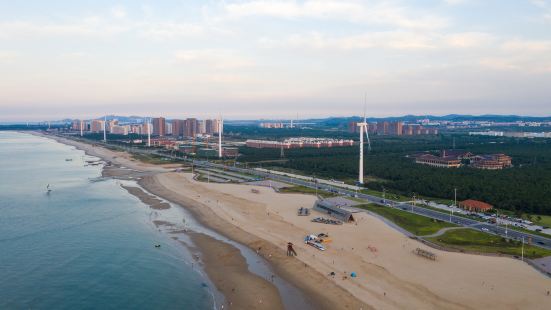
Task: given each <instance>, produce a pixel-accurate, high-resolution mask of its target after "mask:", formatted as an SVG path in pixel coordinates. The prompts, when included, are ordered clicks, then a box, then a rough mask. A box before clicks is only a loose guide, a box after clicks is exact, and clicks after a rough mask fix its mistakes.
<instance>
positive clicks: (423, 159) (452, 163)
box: [415, 154, 461, 168]
mask: <svg viewBox="0 0 551 310" xmlns="http://www.w3.org/2000/svg"><path fill="white" fill-rule="evenodd" d="M415 163H417V164H422V165H427V166H432V167H438V168H459V167H460V166H461V159H458V158H457V157H455V156H444V157H442V156H434V155H432V154H423V155H419V156H417V157H416V158H415Z"/></svg>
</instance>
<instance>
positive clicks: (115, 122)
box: [107, 119, 119, 132]
mask: <svg viewBox="0 0 551 310" xmlns="http://www.w3.org/2000/svg"><path fill="white" fill-rule="evenodd" d="M118 124H119V120H116V119H112V120H110V121H107V131H108V132H113V127H114V126H117V125H118Z"/></svg>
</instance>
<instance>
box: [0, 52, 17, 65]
mask: <svg viewBox="0 0 551 310" xmlns="http://www.w3.org/2000/svg"><path fill="white" fill-rule="evenodd" d="M18 56H19V55H18V54H17V53H16V52H12V51H0V63H3V62H12V61H13V60H15V59H16V58H17V57H18Z"/></svg>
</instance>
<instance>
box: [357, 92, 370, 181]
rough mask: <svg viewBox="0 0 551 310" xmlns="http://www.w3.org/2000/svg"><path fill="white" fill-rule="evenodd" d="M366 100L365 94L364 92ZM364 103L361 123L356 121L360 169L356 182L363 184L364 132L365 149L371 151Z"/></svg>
mask: <svg viewBox="0 0 551 310" xmlns="http://www.w3.org/2000/svg"><path fill="white" fill-rule="evenodd" d="M365 100H366V102H367V94H366V99H365ZM365 109H366V104H365V103H364V120H363V122H361V123H358V124H357V126H358V127H360V169H359V172H358V184H360V185H362V184H364V132H365V136H366V138H367V150H368V151H371V141H370V140H369V133H368V132H367V126H368V124H367V118H366V116H365Z"/></svg>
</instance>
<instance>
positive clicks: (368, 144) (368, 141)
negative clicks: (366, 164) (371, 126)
mask: <svg viewBox="0 0 551 310" xmlns="http://www.w3.org/2000/svg"><path fill="white" fill-rule="evenodd" d="M364 128H365V136H366V138H367V151H371V140H369V133H368V132H367V125H366V126H364Z"/></svg>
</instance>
